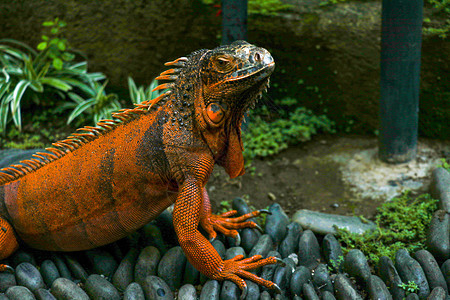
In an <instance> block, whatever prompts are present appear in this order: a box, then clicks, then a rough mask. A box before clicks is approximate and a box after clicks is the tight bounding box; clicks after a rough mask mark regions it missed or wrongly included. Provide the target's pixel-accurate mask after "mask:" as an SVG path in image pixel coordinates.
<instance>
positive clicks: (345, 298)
mask: <svg viewBox="0 0 450 300" xmlns="http://www.w3.org/2000/svg"><path fill="white" fill-rule="evenodd" d="M334 295H335V297H336V299H338V300H362V299H363V298H362V297H361V295H359V294H358V292H357V291H356V289H355V288H354V287H353V284H352V282H351V281H350V279H348V278H347V277H346V276H345V275H343V274H338V275H336V277H335V279H334Z"/></svg>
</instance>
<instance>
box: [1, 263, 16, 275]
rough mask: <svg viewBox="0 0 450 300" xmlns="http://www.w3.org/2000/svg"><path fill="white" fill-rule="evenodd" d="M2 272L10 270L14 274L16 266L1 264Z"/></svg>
mask: <svg viewBox="0 0 450 300" xmlns="http://www.w3.org/2000/svg"><path fill="white" fill-rule="evenodd" d="M0 272H9V273H11V274H14V268H13V267H11V266H8V265H2V264H0Z"/></svg>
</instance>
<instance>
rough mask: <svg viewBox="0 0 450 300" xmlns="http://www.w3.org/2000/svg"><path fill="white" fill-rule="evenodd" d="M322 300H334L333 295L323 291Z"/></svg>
mask: <svg viewBox="0 0 450 300" xmlns="http://www.w3.org/2000/svg"><path fill="white" fill-rule="evenodd" d="M322 300H336V298H335V297H334V295H333V293H330V292H329V291H325V292H323V294H322Z"/></svg>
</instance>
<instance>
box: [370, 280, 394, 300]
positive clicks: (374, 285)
mask: <svg viewBox="0 0 450 300" xmlns="http://www.w3.org/2000/svg"><path fill="white" fill-rule="evenodd" d="M367 289H368V290H369V299H373V300H392V295H391V294H390V293H389V290H388V288H387V287H386V284H384V282H383V280H381V278H380V277H378V276H376V275H371V276H370V278H369V280H368V282H367Z"/></svg>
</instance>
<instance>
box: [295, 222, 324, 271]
mask: <svg viewBox="0 0 450 300" xmlns="http://www.w3.org/2000/svg"><path fill="white" fill-rule="evenodd" d="M319 260H320V247H319V242H318V241H317V238H316V236H315V234H314V233H313V232H312V231H311V230H309V229H308V230H305V231H304V232H303V234H302V236H301V237H300V241H299V243H298V261H299V264H300V265H302V266H305V267H307V268H309V269H310V270H312V269H315V268H316V267H317V265H318V264H319V262H318V261H319Z"/></svg>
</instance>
